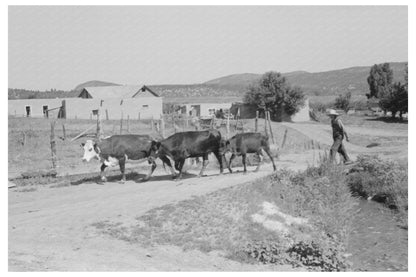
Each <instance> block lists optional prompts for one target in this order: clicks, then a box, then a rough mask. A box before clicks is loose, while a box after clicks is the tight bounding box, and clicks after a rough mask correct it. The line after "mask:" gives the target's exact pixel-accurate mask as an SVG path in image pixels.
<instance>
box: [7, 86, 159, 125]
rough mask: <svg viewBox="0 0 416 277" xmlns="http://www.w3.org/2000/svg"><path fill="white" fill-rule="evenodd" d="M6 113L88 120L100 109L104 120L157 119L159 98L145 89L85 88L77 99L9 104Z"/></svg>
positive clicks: (10, 101)
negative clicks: (128, 118)
mask: <svg viewBox="0 0 416 277" xmlns="http://www.w3.org/2000/svg"><path fill="white" fill-rule="evenodd" d="M8 104H9V105H8V106H9V107H8V113H9V115H14V116H24V117H58V114H59V117H62V118H78V119H90V118H92V117H93V115H94V114H95V111H96V110H98V109H100V110H101V113H102V118H103V119H120V118H121V117H123V118H127V117H130V118H132V119H133V118H134V119H151V118H153V119H159V118H160V116H161V114H162V97H159V95H158V94H156V93H155V92H153V91H152V90H150V89H149V88H148V87H147V86H104V87H86V88H84V89H83V90H82V91H81V93H80V94H79V97H76V98H61V99H58V98H56V99H17V100H9V102H8Z"/></svg>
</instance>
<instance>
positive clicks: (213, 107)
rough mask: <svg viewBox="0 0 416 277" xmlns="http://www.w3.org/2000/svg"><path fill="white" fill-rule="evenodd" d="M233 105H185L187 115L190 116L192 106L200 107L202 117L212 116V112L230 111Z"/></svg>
mask: <svg viewBox="0 0 416 277" xmlns="http://www.w3.org/2000/svg"><path fill="white" fill-rule="evenodd" d="M231 105H232V103H190V104H185V106H186V114H188V115H189V111H190V110H191V107H192V106H199V107H200V115H199V116H211V115H212V114H210V110H215V112H216V111H218V110H220V109H222V110H223V111H225V110H229V109H230V108H231Z"/></svg>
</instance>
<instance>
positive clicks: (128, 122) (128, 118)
mask: <svg viewBox="0 0 416 277" xmlns="http://www.w3.org/2000/svg"><path fill="white" fill-rule="evenodd" d="M127 133H128V134H129V133H130V115H127Z"/></svg>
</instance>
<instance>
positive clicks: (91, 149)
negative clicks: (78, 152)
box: [81, 140, 100, 162]
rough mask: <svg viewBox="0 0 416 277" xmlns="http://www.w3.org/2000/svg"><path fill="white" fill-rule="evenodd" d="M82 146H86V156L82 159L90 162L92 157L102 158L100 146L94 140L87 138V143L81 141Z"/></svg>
mask: <svg viewBox="0 0 416 277" xmlns="http://www.w3.org/2000/svg"><path fill="white" fill-rule="evenodd" d="M81 147H82V148H84V156H83V157H82V161H84V162H89V161H90V160H91V159H94V158H95V159H97V160H99V159H100V148H99V147H98V146H97V143H96V142H94V141H92V140H87V141H86V142H85V143H81Z"/></svg>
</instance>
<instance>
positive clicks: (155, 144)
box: [148, 140, 162, 162]
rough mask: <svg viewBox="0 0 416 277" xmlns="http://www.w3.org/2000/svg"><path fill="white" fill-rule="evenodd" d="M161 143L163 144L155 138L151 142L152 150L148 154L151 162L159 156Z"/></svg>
mask: <svg viewBox="0 0 416 277" xmlns="http://www.w3.org/2000/svg"><path fill="white" fill-rule="evenodd" d="M161 145H162V144H161V143H160V142H159V141H155V140H153V141H152V142H151V143H150V150H149V155H148V156H149V157H148V160H149V162H153V161H154V160H155V159H156V158H157V157H158V155H159V151H160V146H161Z"/></svg>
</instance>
